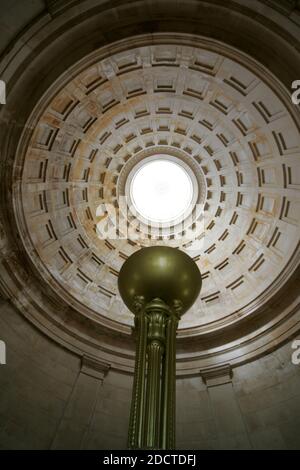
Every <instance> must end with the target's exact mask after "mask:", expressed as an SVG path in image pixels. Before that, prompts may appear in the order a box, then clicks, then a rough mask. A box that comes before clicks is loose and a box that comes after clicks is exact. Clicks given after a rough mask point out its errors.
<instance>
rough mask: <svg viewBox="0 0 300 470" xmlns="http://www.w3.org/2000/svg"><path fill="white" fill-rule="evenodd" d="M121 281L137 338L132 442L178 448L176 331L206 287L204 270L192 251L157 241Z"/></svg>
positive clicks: (130, 263)
mask: <svg viewBox="0 0 300 470" xmlns="http://www.w3.org/2000/svg"><path fill="white" fill-rule="evenodd" d="M118 285H119V291H120V294H121V297H122V299H123V300H124V302H125V304H126V305H127V307H128V308H129V309H130V310H131V311H132V313H134V316H135V326H134V332H135V336H136V340H137V341H136V359H135V371H134V380H133V393H132V403H131V412H130V422H129V433H128V447H129V448H130V449H175V408H176V407H175V392H176V387H175V382H176V331H177V326H178V322H179V319H180V317H181V315H183V314H184V313H185V312H186V311H187V310H188V309H189V308H190V307H191V305H192V304H193V303H194V301H195V300H196V298H197V296H198V294H199V292H200V288H201V274H200V271H199V269H198V267H197V265H196V264H195V263H194V261H193V260H192V259H191V258H190V257H189V256H188V255H187V254H186V253H184V252H182V251H180V250H178V249H175V248H171V247H167V246H152V247H147V248H142V249H141V250H139V251H137V252H135V253H133V254H132V255H131V256H130V257H129V258H128V259H127V260H126V261H125V263H124V264H123V266H122V268H121V271H120V274H119V279H118Z"/></svg>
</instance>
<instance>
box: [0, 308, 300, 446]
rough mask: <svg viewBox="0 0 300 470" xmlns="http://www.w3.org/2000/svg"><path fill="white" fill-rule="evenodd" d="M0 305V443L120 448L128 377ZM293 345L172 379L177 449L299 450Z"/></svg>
mask: <svg viewBox="0 0 300 470" xmlns="http://www.w3.org/2000/svg"><path fill="white" fill-rule="evenodd" d="M0 312H1V314H0V336H1V339H2V340H4V341H5V342H6V346H7V364H6V365H1V366H0V448H1V449H117V448H118V449H124V448H126V438H127V428H128V419H129V409H130V399H131V387H132V378H131V376H129V375H125V374H119V373H116V372H114V371H112V370H109V368H108V367H107V366H106V365H105V364H100V363H99V362H94V361H93V360H92V359H90V358H83V359H82V358H79V357H77V356H75V355H73V354H71V353H69V352H67V351H66V350H64V349H62V348H61V347H60V346H58V345H56V344H55V343H54V342H52V341H51V340H49V339H48V338H47V337H45V336H44V335H42V334H41V333H40V332H39V331H38V330H37V329H35V328H34V327H33V326H31V324H29V323H28V322H27V321H26V320H25V319H23V318H22V317H21V316H20V315H19V314H18V313H17V312H16V311H15V309H14V308H13V307H12V306H11V305H10V303H9V302H7V301H4V300H2V301H1V307H0ZM291 352H292V349H291V343H289V344H287V345H285V346H284V347H283V348H281V349H279V350H277V351H275V352H273V353H272V354H270V355H268V356H265V357H264V358H262V359H259V360H257V361H255V362H253V363H249V364H246V365H244V366H242V367H239V368H237V369H234V370H233V371H230V368H226V367H225V368H223V369H220V370H219V371H217V373H208V372H202V377H201V374H200V373H199V376H198V377H193V378H185V379H178V380H177V447H178V448H182V449H183V448H185V449H231V448H233V449H247V448H251V449H299V448H300V436H299V432H298V431H297V429H299V425H300V366H295V365H293V364H292V363H291ZM232 372H233V373H232ZM231 374H232V378H231Z"/></svg>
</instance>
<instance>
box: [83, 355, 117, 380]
mask: <svg viewBox="0 0 300 470" xmlns="http://www.w3.org/2000/svg"><path fill="white" fill-rule="evenodd" d="M109 369H110V364H107V363H105V362H100V361H98V360H97V359H95V358H93V357H90V356H83V357H82V360H81V372H82V373H83V374H86V375H90V376H91V377H94V378H95V379H100V380H101V382H103V380H104V377H105V376H106V375H107V374H108V371H109Z"/></svg>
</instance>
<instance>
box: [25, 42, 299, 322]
mask: <svg viewBox="0 0 300 470" xmlns="http://www.w3.org/2000/svg"><path fill="white" fill-rule="evenodd" d="M263 71H264V69H263V68H262V67H261V66H259V65H258V64H256V63H254V62H253V61H252V60H250V59H249V58H247V57H244V56H242V55H241V54H239V53H238V52H237V51H231V50H230V49H229V48H225V47H219V46H218V44H215V45H213V44H212V43H210V45H209V46H207V47H204V46H203V44H202V45H201V47H200V45H199V47H198V46H197V45H196V44H195V45H193V46H192V45H176V44H174V43H171V42H170V43H168V42H167V39H165V41H164V43H161V44H149V45H146V44H143V45H139V46H138V45H137V47H132V48H131V49H129V50H124V47H123V48H122V50H118V48H117V47H115V48H114V47H112V46H111V47H110V50H109V52H107V51H106V53H105V54H103V55H101V51H100V52H99V54H98V56H96V55H95V54H94V55H93V58H92V59H89V63H88V64H85V65H84V66H83V65H82V64H80V66H78V72H77V73H74V72H73V71H72V73H70V74H69V75H68V77H69V78H68V79H66V78H65V79H64V82H63V86H62V82H60V83H58V84H57V86H55V85H54V87H53V88H52V90H51V96H50V93H49V97H48V98H47V104H43V105H40V106H39V108H38V110H36V111H35V114H33V116H32V118H31V121H30V123H29V125H30V126H31V127H32V128H33V130H32V134H31V137H30V140H29V142H28V147H27V148H26V149H25V150H24V152H25V155H24V159H25V160H24V170H23V175H22V204H23V212H24V217H25V220H26V225H27V230H28V234H29V238H27V240H25V241H24V243H25V245H26V247H27V251H28V252H29V253H30V256H31V257H32V259H33V261H34V262H35V264H37V265H39V267H40V268H41V267H42V268H43V271H44V273H45V277H46V278H47V279H48V281H49V282H51V284H52V285H53V286H54V287H55V289H57V292H58V293H59V294H60V295H62V296H65V297H66V298H68V300H69V302H71V303H72V304H73V305H76V306H77V307H78V308H79V309H80V308H81V306H84V308H85V313H86V314H89V315H92V316H94V317H97V318H99V319H100V320H101V318H103V319H105V318H108V319H110V320H112V321H115V322H119V323H124V324H128V325H130V324H132V318H133V317H132V315H131V314H130V312H129V311H128V310H127V309H126V307H125V306H124V305H123V303H122V301H121V299H120V297H119V295H118V292H117V276H118V272H119V270H120V267H121V265H122V263H123V262H124V260H125V259H126V258H127V257H128V256H129V255H130V254H131V253H133V252H134V251H136V250H137V249H139V248H140V246H141V245H144V244H147V243H148V244H149V243H159V244H164V243H166V244H173V245H175V246H176V244H177V245H178V242H177V241H176V240H173V239H172V237H171V239H170V238H168V239H163V237H160V239H158V240H156V241H153V240H152V241H151V240H147V241H145V240H144V241H142V242H141V241H140V240H127V239H111V238H110V239H106V240H103V239H100V238H99V236H98V234H97V224H98V223H99V221H100V217H101V216H99V211H98V212H97V210H98V208H99V206H101V204H103V202H105V203H111V204H112V205H113V206H114V207H116V208H117V206H118V190H119V189H118V188H119V185H120V184H121V182H120V175H122V174H123V175H124V174H126V166H127V165H128V168H131V167H132V164H131V162H132V161H133V160H134V159H136V160H137V161H139V160H140V158H143V156H145V158H146V157H147V156H149V154H155V152H157V153H161V152H162V149H163V151H165V152H167V154H168V155H174V156H176V157H178V156H179V158H180V156H182V155H184V159H185V161H186V162H189V165H190V167H191V168H193V171H194V173H195V175H196V177H198V179H199V181H201V180H203V181H204V182H205V184H204V185H203V184H202V185H201V188H200V192H201V191H203V190H204V192H205V194H203V206H204V207H203V210H202V212H201V214H200V215H199V220H201V224H202V225H201V226H202V230H201V231H200V233H199V234H198V235H197V238H198V240H197V241H198V243H196V244H194V243H193V242H192V241H189V242H186V243H184V244H183V246H182V249H184V250H186V251H187V253H189V254H190V255H191V256H192V257H193V258H194V259H195V261H196V262H197V264H198V265H199V268H200V270H201V273H202V277H203V287H202V291H201V294H200V297H199V299H198V301H197V302H196V304H195V305H194V306H193V308H192V309H191V310H190V311H189V312H188V313H187V314H186V315H185V316H184V317H183V319H182V320H181V322H180V328H181V329H184V328H195V327H199V326H202V327H206V326H208V327H209V326H210V325H212V324H214V325H224V324H226V323H227V322H232V321H235V320H237V319H238V318H240V317H242V316H243V315H246V314H251V312H252V311H253V310H255V308H257V306H260V305H262V304H263V303H264V302H265V301H266V300H268V298H269V297H270V296H271V295H272V293H274V292H275V291H276V290H277V289H278V288H279V287H280V285H281V284H282V283H284V282H285V281H286V279H287V278H288V276H289V275H290V274H291V273H292V272H293V270H294V269H295V267H296V262H297V250H298V245H299V225H298V217H297V214H299V210H300V198H299V189H300V164H299V129H298V127H297V123H296V121H295V120H294V119H293V116H292V114H291V109H290V106H289V102H288V99H287V96H288V94H287V93H285V91H284V89H282V88H281V86H280V84H279V83H277V82H276V81H275V79H273V78H272V77H269V74H268V73H267V72H266V73H265V78H264V81H263V80H262V78H261V77H262V72H263ZM70 77H71V78H70ZM268 77H269V78H268ZM45 102H46V101H45V100H44V102H43V103H45ZM139 156H140V157H139ZM130 165H131V166H130ZM197 175H198V176H197ZM124 184H125V183H124V178H123V181H122V185H124ZM158 238H159V237H158ZM199 242H200V243H199ZM116 325H118V323H116Z"/></svg>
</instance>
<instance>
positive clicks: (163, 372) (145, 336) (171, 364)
mask: <svg viewBox="0 0 300 470" xmlns="http://www.w3.org/2000/svg"><path fill="white" fill-rule="evenodd" d="M140 300H141V299H139V300H138V301H137V302H136V303H135V305H136V314H135V332H136V335H137V357H136V363H135V375H134V385H133V400H132V404H131V413H130V425H129V436H128V447H129V448H134V449H137V448H139V449H141V448H146V449H174V448H175V426H174V424H175V375H176V374H175V373H176V371H175V363H176V357H175V354H176V352H175V351H176V348H175V341H176V329H177V325H178V313H179V309H178V303H177V304H175V305H174V308H170V307H168V305H166V304H165V303H164V302H163V301H162V300H161V299H158V298H157V299H153V301H151V302H149V303H148V304H146V305H144V306H143V307H142V306H141V303H140ZM146 345H147V347H146ZM146 359H147V360H146ZM146 363H147V367H145V366H146ZM146 374H147V378H146ZM144 384H145V386H144Z"/></svg>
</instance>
